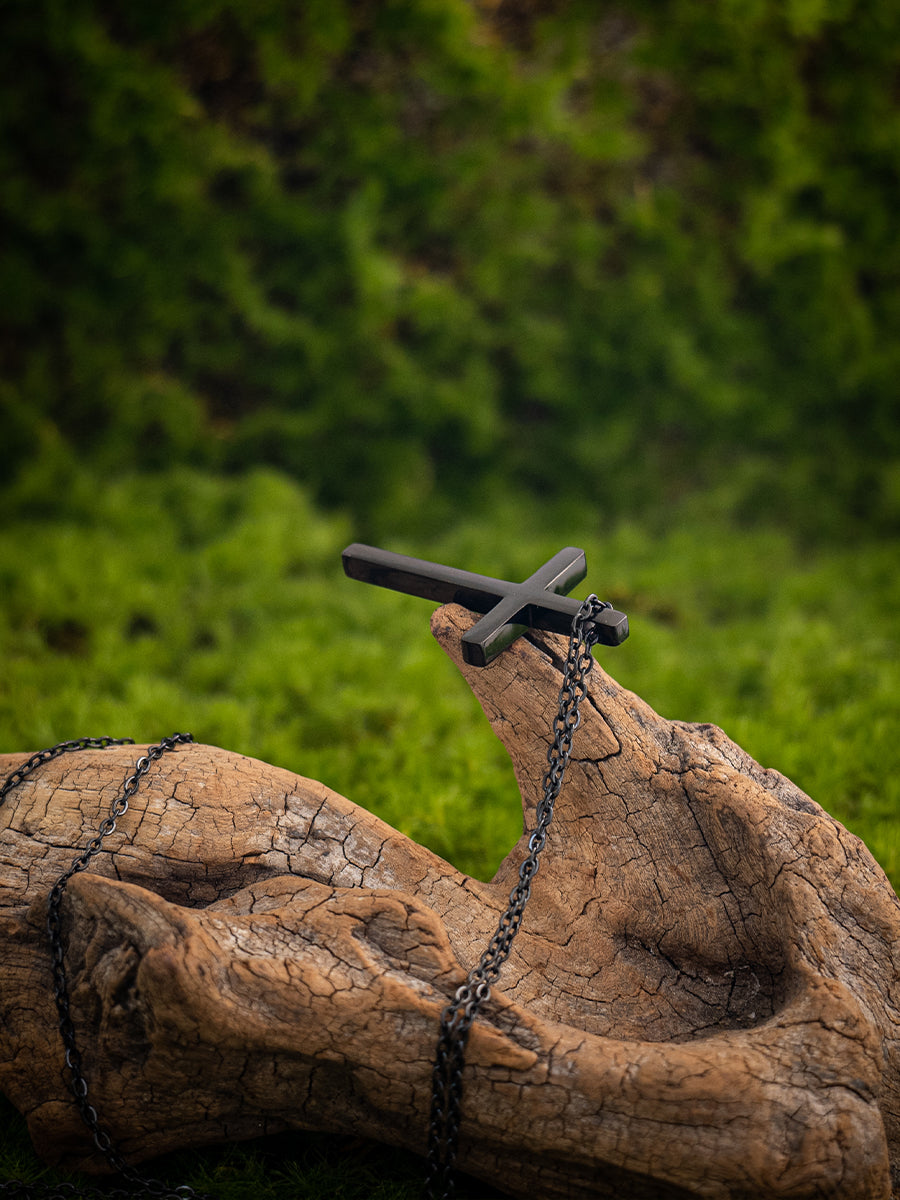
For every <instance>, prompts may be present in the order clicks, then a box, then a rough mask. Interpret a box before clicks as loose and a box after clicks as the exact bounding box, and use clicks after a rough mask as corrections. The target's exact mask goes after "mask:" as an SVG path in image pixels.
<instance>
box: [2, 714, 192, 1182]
mask: <svg viewBox="0 0 900 1200" xmlns="http://www.w3.org/2000/svg"><path fill="white" fill-rule="evenodd" d="M193 740H194V739H193V737H192V736H191V734H189V733H174V734H173V735H172V736H171V737H167V738H163V739H162V740H161V741H160V742H158V743H157V744H156V745H155V746H151V747H150V748H149V749H148V750H147V753H146V754H143V755H142V756H141V757H140V758H139V759H138V760H137V762H136V763H135V766H134V771H133V772H132V774H131V775H129V776H128V778H127V779H126V780H125V782H124V783H123V785H122V790H121V792H120V793H119V794H118V795H117V796H116V798H115V800H114V801H113V803H112V805H111V807H110V811H109V816H107V817H105V818H104V820H103V821H101V823H100V825H99V827H98V829H97V832H96V834H95V835H94V837H92V838H91V840H90V841H89V842H88V844H87V846H85V848H84V850H83V851H82V852H81V853H80V854H79V855H78V856H77V857H76V858H75V859H74V860H73V861H72V863H71V865H70V866H69V868H68V869H67V870H66V871H65V872H63V874H62V875H60V877H59V879H57V881H56V883H55V884H54V885H53V887H52V888H51V890H50V895H49V897H48V900H47V935H48V937H49V939H50V959H51V968H52V975H53V998H54V1000H55V1002H56V1010H57V1014H58V1017H59V1033H60V1037H61V1038H62V1042H63V1048H64V1050H65V1062H66V1070H67V1072H68V1076H69V1088H70V1090H71V1092H72V1095H73V1097H74V1099H75V1104H76V1106H77V1108H78V1111H79V1113H80V1114H81V1118H82V1120H83V1121H84V1123H85V1125H86V1126H87V1128H88V1130H89V1131H90V1133H91V1136H92V1138H93V1141H94V1145H95V1146H96V1147H97V1149H98V1150H99V1151H100V1153H101V1154H102V1155H103V1157H104V1158H105V1159H106V1161H107V1163H108V1164H109V1166H110V1167H111V1168H112V1169H113V1171H114V1172H115V1173H116V1174H117V1175H119V1176H121V1177H122V1178H123V1179H124V1180H126V1181H127V1183H128V1184H129V1185H130V1186H129V1187H128V1188H112V1189H105V1188H104V1189H102V1190H101V1189H100V1188H93V1187H83V1186H81V1185H76V1184H73V1183H58V1184H41V1183H24V1182H23V1181H22V1180H20V1179H10V1180H6V1181H4V1182H0V1195H2V1196H3V1197H4V1200H5V1198H6V1197H9V1198H10V1200H13V1198H15V1200H67V1198H68V1197H70V1196H79V1197H86V1198H87V1200H94V1198H95V1197H96V1198H97V1200H100V1198H101V1197H102V1198H103V1200H133V1198H134V1197H153V1198H154V1200H214V1197H212V1196H207V1195H204V1194H203V1193H200V1192H196V1191H195V1190H194V1189H193V1188H191V1187H189V1186H188V1185H187V1184H182V1185H179V1186H178V1187H174V1188H173V1187H170V1186H169V1185H168V1184H166V1183H162V1182H161V1181H160V1180H158V1179H152V1178H149V1177H147V1176H144V1175H141V1174H139V1173H138V1172H137V1171H135V1170H134V1168H133V1167H129V1166H128V1164H127V1163H126V1162H125V1159H124V1158H123V1157H122V1154H121V1153H120V1151H119V1149H118V1148H117V1146H116V1144H115V1142H114V1141H113V1138H112V1135H111V1134H110V1133H109V1131H108V1129H107V1128H106V1126H105V1125H104V1124H103V1122H102V1121H101V1119H100V1116H99V1114H98V1112H97V1110H96V1108H95V1107H94V1106H93V1104H91V1103H90V1101H89V1100H88V1084H87V1079H86V1078H85V1075H84V1069H83V1063H82V1058H81V1051H80V1050H79V1048H78V1041H77V1038H76V1035H75V1024H74V1022H73V1020H72V1012H71V1007H70V1003H69V983H68V978H67V976H66V939H65V933H64V930H63V921H62V902H63V897H64V896H65V892H66V888H67V886H68V884H69V881H70V879H71V878H72V876H73V875H77V874H78V872H79V871H83V870H85V868H86V867H87V866H88V865H89V864H90V862H91V860H92V859H94V858H95V857H96V856H97V855H98V854H99V853H100V851H101V850H102V849H103V843H104V841H105V840H106V838H108V837H109V836H110V834H112V833H115V831H116V825H117V822H118V821H119V819H120V817H123V816H124V815H125V813H126V812H127V811H128V805H129V804H130V802H131V800H132V798H133V797H134V794H135V792H137V790H138V788H139V787H140V784H141V780H142V779H143V777H144V776H145V775H146V774H147V772H148V771H149V770H150V767H151V766H152V765H153V763H154V762H156V760H157V759H159V758H161V757H162V756H163V754H165V753H166V752H167V751H169V750H174V749H175V747H176V746H181V745H187V744H188V743H190V742H193ZM131 745H134V740H133V739H132V738H111V737H99V738H91V737H86V738H77V739H75V740H74V741H70V742H59V743H58V744H57V745H56V746H51V747H50V748H49V749H48V750H41V751H39V752H38V753H37V754H33V755H32V756H31V758H29V759H28V761H27V762H25V763H23V764H22V765H21V766H20V767H18V768H17V769H16V770H15V771H13V773H12V774H11V775H10V776H9V777H8V778H7V779H6V780H5V781H4V783H3V785H2V787H0V804H2V802H3V800H4V799H5V798H6V796H7V795H8V794H9V793H10V792H11V791H12V790H13V788H15V787H17V786H18V785H19V784H20V783H21V782H22V781H23V780H24V779H26V778H27V777H28V776H29V775H30V774H31V773H32V771H34V770H36V769H37V768H38V767H40V766H42V765H43V764H44V763H47V762H50V760H51V759H54V758H57V757H58V756H59V755H60V754H66V753H68V752H69V751H73V750H104V749H106V748H107V747H108V746H131Z"/></svg>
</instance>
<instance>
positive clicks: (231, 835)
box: [0, 606, 900, 1200]
mask: <svg viewBox="0 0 900 1200" xmlns="http://www.w3.org/2000/svg"><path fill="white" fill-rule="evenodd" d="M471 622H472V618H471V616H470V615H469V614H468V613H467V612H465V610H463V609H460V608H456V607H453V606H448V607H446V608H442V609H439V610H438V611H437V612H436V613H435V617H434V632H435V635H436V637H437V639H438V641H439V642H440V643H441V645H442V646H443V647H444V649H445V650H446V651H447V652H448V653H449V654H450V655H451V656H452V657H453V658H454V659H455V661H456V662H457V663H458V665H459V667H460V670H461V671H462V672H463V674H464V675H465V677H466V679H467V680H468V682H469V684H470V685H471V687H472V688H473V690H474V691H475V693H476V695H477V696H478V698H479V700H480V701H481V704H482V706H483V707H484V710H485V712H486V714H487V716H488V718H489V720H490V721H491V723H492V725H493V727H494V729H495V731H496V733H497V735H498V736H499V737H500V738H501V739H502V741H503V743H504V744H505V745H506V747H507V749H508V751H509V753H510V756H511V758H512V761H513V765H514V767H515V771H516V776H517V779H518V782H519V784H520V787H521V791H522V796H523V802H524V808H525V814H526V825H528V823H529V820H530V813H531V810H533V808H534V805H535V803H536V800H537V798H538V797H539V794H540V781H541V778H542V776H543V773H544V770H545V768H546V746H547V739H548V729H549V725H550V720H551V718H552V715H553V712H554V711H555V705H556V695H557V692H558V689H559V683H560V678H561V668H562V662H563V659H564V647H565V642H564V639H561V638H558V637H556V636H554V635H550V634H533V635H529V637H528V638H521V639H520V640H519V641H518V642H517V643H516V644H515V645H514V646H513V647H512V648H511V649H510V650H508V651H506V652H505V653H504V654H502V655H501V656H500V657H499V658H498V659H497V660H496V662H494V663H493V664H492V665H491V666H490V667H488V668H486V669H477V668H471V667H467V666H465V665H464V664H463V663H462V661H461V657H460V654H459V636H460V634H461V632H463V631H464V630H465V629H466V628H468V627H469V625H470V624H471ZM24 757H25V756H24V755H6V756H5V757H4V758H3V759H2V760H0V770H2V773H3V775H4V776H5V775H6V774H8V773H9V772H10V771H11V770H13V769H14V768H15V766H16V765H18V764H19V763H20V762H21V761H22V760H23V758H24ZM134 758H135V750H134V748H132V747H125V748H114V749H108V750H104V751H83V752H80V753H78V754H71V755H66V756H63V757H62V758H59V759H56V760H54V761H53V762H51V763H49V764H47V765H46V766H44V767H42V768H40V769H39V770H38V771H36V772H35V773H34V774H33V775H32V776H31V777H30V778H29V779H28V780H27V781H25V782H23V783H22V784H21V785H20V786H19V787H18V788H16V789H15V791H14V792H13V793H11V794H10V796H9V797H8V799H7V801H6V802H5V804H4V806H3V807H2V809H0V889H2V890H0V899H2V909H0V912H2V917H0V921H2V923H0V946H2V957H0V1089H2V1091H3V1092H4V1093H5V1094H6V1095H7V1096H8V1097H9V1098H10V1099H11V1100H12V1102H13V1103H14V1104H15V1105H16V1106H17V1107H18V1108H19V1109H20V1110H21V1111H22V1112H23V1113H24V1114H25V1115H26V1117H27V1120H28V1124H29V1128H30V1131H31V1134H32V1137H33V1140H34V1143H35V1145H36V1147H37V1149H38V1151H39V1152H40V1153H41V1154H43V1155H45V1156H46V1157H48V1158H49V1159H51V1160H53V1161H55V1162H57V1163H60V1164H62V1165H64V1166H68V1167H71V1168H78V1169H86V1170H95V1171H100V1170H102V1169H103V1163H102V1162H101V1161H98V1159H97V1157H96V1156H92V1153H91V1147H90V1145H89V1139H88V1138H87V1137H86V1132H85V1129H84V1127H83V1125H82V1123H81V1121H80V1118H79V1116H78V1114H77V1112H76V1109H75V1107H74V1105H73V1102H72V1100H71V1097H70V1096H69V1094H68V1093H67V1090H66V1086H65V1082H64V1079H63V1074H62V1053H61V1047H60V1044H59V1038H58V1035H57V1033H56V1020H55V1009H54V1005H53V1000H52V997H51V989H50V983H49V976H50V972H49V957H48V950H47V944H46V935H45V932H44V914H45V909H46V902H45V897H46V893H47V891H48V889H49V887H50V886H51V884H52V883H53V882H54V880H55V879H56V877H57V876H58V875H59V874H60V873H61V872H62V871H63V870H64V869H65V868H66V867H67V866H68V865H69V863H70V861H71V860H72V858H73V856H74V854H75V853H76V852H78V851H79V850H80V849H81V848H82V847H83V846H84V845H85V844H86V842H87V841H88V839H89V838H90V837H91V836H92V835H93V833H94V832H95V830H96V828H97V826H98V824H99V823H100V821H101V820H102V818H103V817H104V816H105V815H106V813H107V812H108V810H109V807H110V804H111V802H112V800H113V798H114V797H115V795H116V794H117V792H118V790H119V788H120V786H121V783H122V781H123V779H124V777H125V776H126V775H127V774H129V773H130V771H131V769H132V766H133V762H134ZM436 769H437V768H436ZM525 840H526V839H524V838H523V840H522V841H521V842H520V843H519V844H518V846H517V847H515V848H514V850H513V851H512V852H511V854H510V856H509V857H508V859H507V860H506V861H505V863H504V864H503V865H502V866H501V868H500V870H499V872H498V874H497V876H496V877H495V878H494V879H493V880H492V881H491V882H490V883H481V882H478V881H477V880H474V879H471V878H469V877H466V876H464V875H462V874H460V873H459V872H458V871H456V870H455V869H454V868H453V867H452V866H450V865H449V864H448V863H446V862H444V861H442V860H441V859H440V858H438V857H436V856H435V855H434V854H432V853H431V852H430V851H428V850H426V849H424V848H423V847H421V846H418V845H416V844H415V843H413V842H411V841H409V839H407V838H405V837H403V836H401V835H400V834H398V833H397V832H396V831H394V830H393V829H391V828H390V827H388V826H387V825H385V824H384V823H382V822H381V821H379V820H378V819H377V818H376V817H374V816H372V815H371V814H370V813H368V812H366V811H364V810H363V809H361V808H358V807H356V806H355V805H354V804H352V803H351V802H350V801H348V800H345V799H344V798H343V797H341V796H339V795H336V794H335V793H334V792H331V791H330V790H329V789H328V788H327V787H325V786H324V785H323V784H321V783H317V782H313V781H311V780H308V779H304V778H301V777H299V776H296V775H294V774H292V773H290V772H288V771H285V770H281V769H279V768H276V767H272V766H268V765H266V764H264V763H261V762H256V761H254V760H251V759H248V758H244V757H241V756H239V755H236V754H231V753H228V752H226V751H223V750H217V749H214V748H211V747H207V746H186V747H183V748H180V749H178V750H176V751H173V752H172V753H170V754H167V755H165V756H164V757H163V758H162V759H161V760H160V761H159V762H158V763H157V764H156V765H155V766H154V767H153V769H152V770H151V772H150V774H149V775H148V776H147V777H146V779H145V781H144V783H143V785H142V787H141V789H140V791H139V792H138V794H137V796H136V797H135V798H134V800H133V801H132V804H131V808H130V810H129V812H128V813H127V814H126V815H125V817H124V818H123V819H122V820H121V822H120V825H119V830H118V832H117V835H116V837H115V839H114V841H115V846H114V847H112V849H113V850H114V853H110V854H103V855H102V856H100V858H99V859H98V860H96V873H91V874H88V873H84V874H82V875H79V876H76V877H75V878H74V879H73V880H72V882H71V884H70V885H69V889H68V893H67V896H66V900H65V912H66V928H67V937H68V964H69V971H70V974H71V980H72V1002H73V1011H74V1014H75V1021H76V1027H77V1029H78V1034H79V1037H80V1039H81V1041H82V1044H83V1045H84V1048H85V1068H86V1074H87V1075H88V1079H89V1084H90V1089H91V1091H90V1094H91V1099H92V1100H93V1101H94V1103H95V1104H96V1105H97V1107H98V1109H99V1110H100V1112H101V1114H102V1116H103V1119H104V1120H105V1121H106V1123H107V1124H108V1126H109V1127H110V1129H111V1131H112V1132H113V1134H114V1136H115V1138H116V1139H117V1142H118V1144H119V1146H120V1147H121V1149H122V1151H123V1152H124V1154H125V1156H126V1157H127V1158H129V1159H130V1160H131V1161H132V1162H134V1163H137V1162H140V1161H141V1160H145V1159H147V1158H150V1157H153V1156H156V1155H158V1154H160V1153H162V1152H164V1151H168V1150H171V1149H174V1148H177V1147H185V1146H194V1145H199V1144H204V1143H211V1142H215V1141H220V1140H224V1139H240V1138H251V1137H255V1136H257V1135H259V1134H262V1133H266V1132H276V1131H282V1130H286V1129H290V1128H303V1129H321V1130H331V1131H341V1132H346V1131H348V1130H352V1131H353V1132H355V1133H357V1134H360V1135H364V1136H367V1137H372V1138H375V1139H378V1140H381V1141H383V1142H386V1143H389V1144H395V1145H398V1146H403V1147H407V1148H410V1149H412V1150H413V1151H417V1152H424V1149H425V1145H426V1126H427V1114H428V1107H429V1096H430V1079H431V1063H432V1058H433V1053H434V1049H435V1043H436V1033H437V1028H438V1021H439V1014H440V1011H441V1009H442V1008H443V1006H444V1005H445V1004H446V1003H447V1002H448V1000H449V999H450V998H451V997H452V995H453V992H454V991H455V989H456V988H457V986H458V985H459V984H460V983H461V982H462V980H463V979H464V976H465V971H466V970H467V969H468V968H469V967H470V966H471V965H472V964H473V963H474V962H475V961H477V958H478V956H479V955H480V953H481V951H482V949H483V947H484V945H485V944H486V942H487V940H488V939H489V937H490V936H491V934H492V932H493V930H494V928H495V925H496V921H497V917H498V914H499V913H500V911H502V909H503V907H504V906H505V901H506V897H507V895H508V893H509V889H510V887H511V886H512V883H513V882H514V879H515V878H516V871H517V864H518V862H519V861H520V859H521V858H522V856H523V854H524V850H523V847H524V845H525ZM898 932H900V905H898V900H897V898H896V896H895V895H894V893H893V891H892V890H891V888H890V886H889V884H888V882H887V880H886V878H885V876H884V874H883V873H882V871H881V870H880V868H879V867H878V866H877V865H876V863H875V862H874V860H873V859H872V857H871V855H870V854H869V853H868V851H867V850H866V849H865V847H864V846H863V845H862V843H861V842H860V841H859V840H858V839H857V838H856V837H854V836H852V835H851V834H849V833H848V832H847V831H846V830H845V829H843V828H842V827H841V826H840V825H839V824H837V823H836V822H835V821H834V820H832V819H831V818H830V817H829V816H827V815H826V814H825V813H824V812H823V811H822V809H820V808H819V807H818V806H817V805H816V804H814V803H813V802H812V801H811V800H810V799H809V798H808V797H807V796H805V795H804V794H803V793H801V792H800V791H799V790H798V789H797V788H796V787H795V786H794V785H793V784H791V783H790V782H789V781H788V780H787V779H785V778H784V777H783V776H781V775H779V774H777V773H776V772H774V771H767V770H764V769H762V768H761V767H760V766H758V765H757V764H756V763H755V762H753V761H752V760H751V759H750V758H749V757H748V756H747V755H746V754H745V753H744V752H743V751H742V750H741V749H739V748H738V747H737V746H736V745H735V744H734V743H733V742H731V741H729V740H728V738H727V737H725V735H724V734H723V733H722V732H721V731H720V730H718V729H716V728H714V727H712V726H708V725H686V724H682V723H679V722H676V721H667V720H663V719H661V718H660V717H659V716H657V715H656V714H655V713H654V712H653V711H652V710H651V709H650V708H648V707H647V705H646V704H644V703H643V701H641V700H640V699H638V698H637V697H636V696H634V695H633V694H631V693H629V692H627V691H624V690H623V689H622V688H620V687H619V686H618V685H617V684H616V683H615V682H614V681H613V680H612V679H610V678H609V677H608V676H607V675H605V674H604V673H603V672H602V671H601V670H600V668H599V665H598V666H597V668H596V669H595V672H594V674H593V676H592V681H591V683H590V688H589V693H588V699H587V701H586V703H585V705H584V716H583V722H582V727H581V729H580V731H579V733H578V736H577V738H576V741H575V750H574V758H573V762H572V764H571V767H570V771H569V775H568V777H567V780H566V784H565V787H564V789H563V793H562V796H561V798H560V801H559V803H558V805H557V812H556V816H555V819H554V824H553V826H552V827H551V830H550V835H549V840H548V844H547V848H546V851H545V854H544V857H543V859H542V863H541V868H540V871H539V873H538V876H537V878H536V881H535V884H534V890H533V895H532V900H531V903H530V905H529V908H528V910H527V913H526V917H525V922H524V926H523V929H522V931H521V933H520V936H519V938H518V940H517V942H516V944H515V948H514V951H513V955H512V957H511V959H510V960H509V961H508V963H507V964H506V967H505V968H504V974H503V976H502V978H501V981H500V984H499V985H498V987H497V988H496V989H495V991H494V996H493V998H492V1000H491V1002H490V1004H489V1005H488V1006H487V1008H486V1009H485V1010H484V1011H483V1013H482V1015H481V1016H480V1017H479V1018H478V1020H477V1022H476V1024H475V1026H474V1028H473V1031H472V1034H471V1037H470V1041H469V1046H468V1052H467V1063H466V1079H465V1104H464V1119H463V1125H462V1132H461V1140H460V1165H461V1166H462V1167H463V1168H464V1169H465V1170H466V1171H467V1172H469V1173H471V1174H473V1175H475V1176H476V1177H480V1178H482V1179H484V1180H488V1181H490V1182H492V1183H493V1184H494V1185H495V1186H497V1187H499V1188H500V1189H501V1190H503V1191H505V1192H508V1193H509V1194H510V1195H512V1196H522V1197H525V1196H528V1197H532V1198H534V1197H602V1196H608V1197H617V1198H618V1200H622V1198H628V1197H658V1198H672V1197H688V1196H691V1197H716V1198H719V1197H721V1198H723V1200H724V1198H726V1197H727V1198H729V1200H738V1198H742V1200H750V1198H751V1197H752V1198H753V1200H761V1198H765V1197H791V1198H792V1200H799V1198H801V1197H843V1198H851V1200H852V1198H856V1197H858V1198H860V1200H876V1198H886V1197H889V1196H890V1195H891V1163H892V1162H893V1164H894V1166H895V1168H896V1166H897V1164H900V1069H898V1068H900V1057H898V1033H900V1026H898V1013H900V985H898V970H897V967H898Z"/></svg>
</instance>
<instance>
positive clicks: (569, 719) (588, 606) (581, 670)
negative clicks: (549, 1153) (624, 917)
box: [424, 596, 612, 1200]
mask: <svg viewBox="0 0 900 1200" xmlns="http://www.w3.org/2000/svg"><path fill="white" fill-rule="evenodd" d="M611 607H612V605H610V604H608V603H607V602H606V601H605V600H598V599H597V597H596V596H588V598H587V600H585V602H584V604H582V606H581V608H580V609H579V611H578V613H577V614H576V615H575V619H574V620H573V622H572V634H571V637H570V639H569V652H568V656H567V658H566V666H565V671H564V673H563V682H562V687H561V689H560V693H559V709H558V711H557V713H556V716H555V717H554V718H553V742H552V744H551V746H550V749H549V750H548V751H547V760H548V762H549V764H550V765H549V768H548V770H547V773H546V774H545V775H544V779H543V789H544V794H543V796H542V798H541V800H540V802H539V803H538V806H537V810H536V815H537V824H536V826H535V829H534V832H533V833H532V835H531V837H530V838H529V840H528V856H527V858H526V859H525V860H524V862H523V863H522V865H521V866H520V867H519V882H518V883H517V884H516V886H515V887H514V888H513V890H512V891H511V892H510V894H509V905H508V907H507V909H506V911H505V912H504V913H503V915H502V916H501V918H500V921H499V923H498V925H497V930H496V932H495V933H494V936H493V937H492V938H491V940H490V942H489V943H488V946H487V949H486V950H485V951H484V953H483V954H482V956H481V958H480V960H479V962H478V965H477V966H476V967H473V968H472V970H471V971H470V972H469V974H468V976H467V978H466V982H465V983H464V984H463V985H462V986H461V987H460V988H459V989H458V991H457V992H456V995H455V996H454V998H453V1001H452V1003H451V1004H449V1005H448V1006H447V1007H446V1008H445V1009H444V1011H443V1013H442V1014H441V1028H440V1037H439V1038H438V1046H437V1053H436V1055H435V1062H434V1069H433V1071H432V1092H431V1121H430V1125H429V1130H428V1165H427V1176H426V1180H425V1191H424V1195H425V1198H426V1200H452V1197H453V1196H454V1194H455V1181H454V1169H455V1166H456V1155H457V1142H458V1140H459V1125H460V1119H461V1113H462V1096H463V1085H462V1072H463V1064H464V1060H465V1053H466V1043H467V1042H468V1038H469V1030H470V1028H471V1026H472V1022H473V1021H474V1020H475V1017H476V1016H477V1014H478V1011H479V1009H480V1008H481V1007H482V1005H484V1004H486V1003H487V1001H488V1000H489V999H490V996H491V985H492V984H494V983H496V982H497V979H498V978H499V977H500V969H501V967H502V966H503V964H504V962H506V960H507V958H508V957H509V953H510V950H511V949H512V942H513V939H514V938H515V936H516V934H517V933H518V931H519V926H520V925H521V924H522V917H523V915H524V913H525V905H526V904H527V903H528V898H529V896H530V895H531V885H532V882H533V880H534V877H535V875H536V874H537V870H538V860H539V858H540V854H541V851H542V850H543V849H544V846H545V844H546V841H547V830H548V829H549V827H550V822H551V821H552V819H553V806H554V804H555V803H556V799H557V797H558V796H559V792H560V788H561V787H562V782H563V777H564V775H565V772H566V767H567V766H568V763H569V759H570V757H571V754H572V738H573V736H574V734H575V730H576V729H577V728H578V726H579V725H580V724H581V702H582V700H583V699H584V695H585V680H586V678H587V675H588V673H589V672H590V670H591V667H592V666H593V664H594V660H593V657H592V655H591V649H592V647H593V646H595V645H596V644H597V641H598V640H599V639H598V637H597V634H596V631H595V628H594V621H595V619H596V617H597V615H598V613H601V612H602V611H603V610H604V609H605V608H611Z"/></svg>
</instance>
